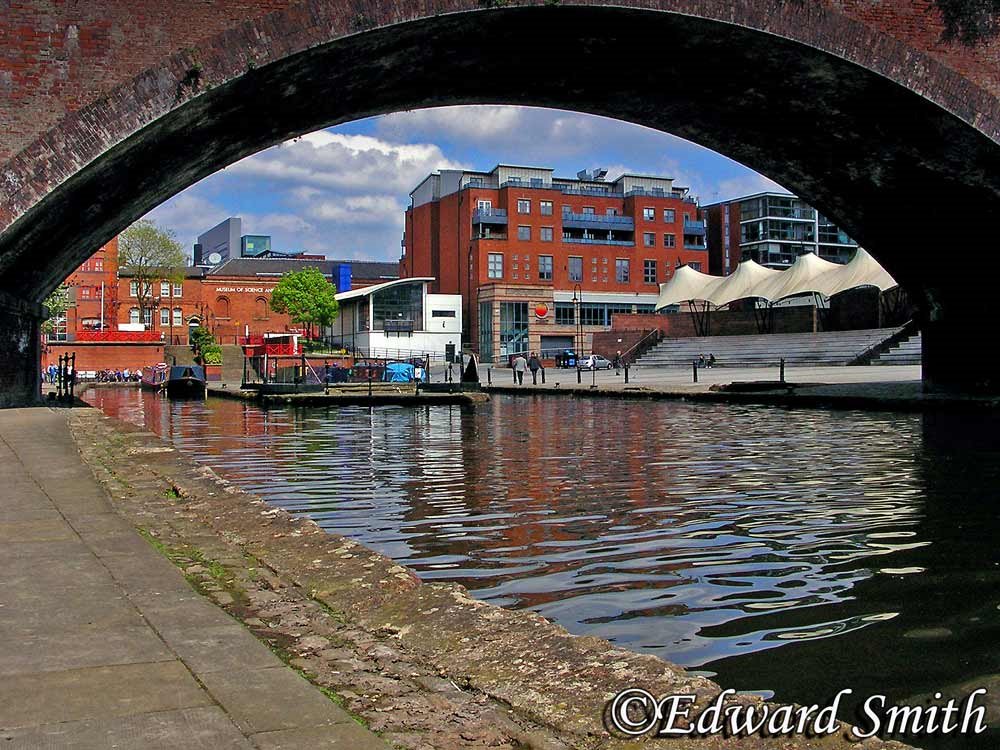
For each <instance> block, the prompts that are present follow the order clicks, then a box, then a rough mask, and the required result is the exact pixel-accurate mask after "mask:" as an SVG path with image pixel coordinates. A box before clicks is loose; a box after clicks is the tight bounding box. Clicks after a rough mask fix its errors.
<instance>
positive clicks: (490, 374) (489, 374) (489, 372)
mask: <svg viewBox="0 0 1000 750" xmlns="http://www.w3.org/2000/svg"><path fill="white" fill-rule="evenodd" d="M486 385H493V368H492V367H487V368H486Z"/></svg>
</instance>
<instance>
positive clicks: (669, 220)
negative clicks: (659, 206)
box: [663, 208, 677, 224]
mask: <svg viewBox="0 0 1000 750" xmlns="http://www.w3.org/2000/svg"><path fill="white" fill-rule="evenodd" d="M675 221H677V215H676V214H675V213H674V209H672V208H665V209H663V223H664V224H673V223H674V222H675Z"/></svg>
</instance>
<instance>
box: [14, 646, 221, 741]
mask: <svg viewBox="0 0 1000 750" xmlns="http://www.w3.org/2000/svg"><path fill="white" fill-rule="evenodd" d="M212 702H213V701H212V698H211V696H209V694H208V693H206V692H205V691H204V690H202V689H201V687H200V686H199V685H198V683H197V682H196V681H195V679H194V677H192V676H191V673H190V672H189V671H188V670H187V669H185V667H184V665H183V664H182V663H181V662H179V661H176V660H175V661H169V662H160V663H153V664H150V663H145V664H124V665H120V666H114V667H92V668H88V669H70V670H65V671H61V672H37V673H33V674H19V675H10V676H7V677H5V678H4V679H3V680H0V707H2V708H0V729H5V728H11V729H16V728H19V727H30V726H37V725H40V724H52V723H55V722H60V721H79V720H81V719H96V718H103V717H111V716H130V715H132V714H143V713H150V712H154V711H169V710H171V709H178V708H190V707H192V706H207V705H211V704H212Z"/></svg>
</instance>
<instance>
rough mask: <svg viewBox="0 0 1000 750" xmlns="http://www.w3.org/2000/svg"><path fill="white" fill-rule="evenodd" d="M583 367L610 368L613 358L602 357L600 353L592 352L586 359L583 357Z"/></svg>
mask: <svg viewBox="0 0 1000 750" xmlns="http://www.w3.org/2000/svg"><path fill="white" fill-rule="evenodd" d="M580 362H581V365H580V366H581V367H582V368H583V369H584V370H610V369H611V368H612V366H613V365H612V364H611V360H609V359H606V358H605V357H602V356H601V355H600V354H591V355H590V356H589V357H587V358H586V359H581V360H580Z"/></svg>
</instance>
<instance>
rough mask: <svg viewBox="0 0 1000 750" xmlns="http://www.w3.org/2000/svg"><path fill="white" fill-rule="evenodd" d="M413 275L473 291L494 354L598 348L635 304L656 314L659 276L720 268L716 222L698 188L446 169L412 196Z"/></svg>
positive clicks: (479, 339) (478, 343) (485, 352)
mask: <svg viewBox="0 0 1000 750" xmlns="http://www.w3.org/2000/svg"><path fill="white" fill-rule="evenodd" d="M402 246H403V252H402V258H401V260H400V276H401V277H432V278H434V279H436V282H434V284H433V285H432V286H433V289H432V291H434V292H436V293H443V294H460V295H461V296H462V302H463V305H464V309H463V320H464V321H465V323H466V325H465V331H464V334H463V340H464V341H467V342H469V343H470V344H471V347H472V349H473V350H474V351H476V352H477V353H478V354H479V355H480V357H481V358H482V359H483V361H487V362H489V361H499V360H502V359H503V358H505V357H506V356H508V355H510V354H512V353H514V352H517V351H545V352H549V353H555V352H558V351H561V350H563V349H570V348H572V349H576V350H581V349H582V350H584V351H589V349H590V343H589V341H590V335H591V334H592V333H593V332H594V331H599V330H606V329H607V328H608V326H610V324H611V317H612V316H613V315H614V314H616V313H623V312H629V313H631V312H652V311H653V307H654V305H655V303H656V299H657V293H658V291H659V284H660V283H662V282H665V281H668V280H669V279H670V277H671V276H672V274H673V272H674V270H675V269H676V268H677V267H679V266H681V265H683V264H690V265H692V266H694V267H695V268H699V269H701V270H708V254H707V252H706V245H705V225H704V222H703V221H702V220H701V213H700V210H699V208H698V205H697V203H696V201H695V199H694V198H693V197H692V196H690V195H689V191H688V189H687V188H683V187H676V186H674V184H673V180H671V179H670V178H666V177H656V176H646V175H630V174H625V175H622V176H620V177H618V178H617V179H616V180H613V181H606V180H605V179H604V173H603V171H597V172H594V173H589V172H580V173H579V174H578V176H577V177H576V178H575V179H574V178H560V177H556V176H554V174H553V170H551V169H546V168H541V167H520V166H512V165H506V164H500V165H497V166H496V167H495V168H494V169H492V170H491V171H489V172H472V171H462V170H442V171H440V172H437V173H434V174H431V175H428V176H427V177H426V178H425V179H424V180H423V181H422V182H421V183H420V184H419V185H418V186H417V187H416V188H415V189H414V190H413V192H412V193H410V206H409V208H407V210H406V222H405V230H404V236H403V242H402Z"/></svg>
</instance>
